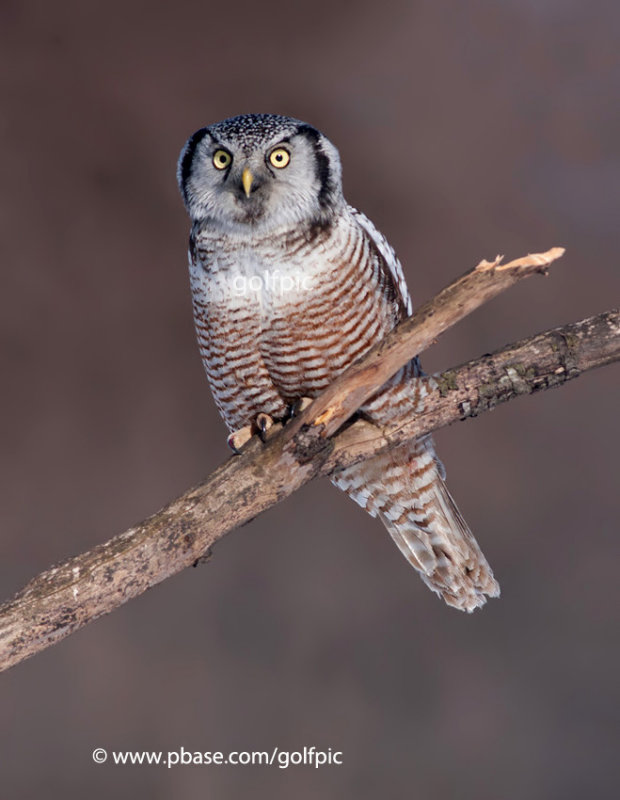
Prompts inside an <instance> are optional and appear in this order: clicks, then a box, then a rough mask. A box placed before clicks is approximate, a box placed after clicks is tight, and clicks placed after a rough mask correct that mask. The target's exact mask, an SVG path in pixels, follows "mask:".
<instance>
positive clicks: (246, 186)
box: [241, 167, 254, 197]
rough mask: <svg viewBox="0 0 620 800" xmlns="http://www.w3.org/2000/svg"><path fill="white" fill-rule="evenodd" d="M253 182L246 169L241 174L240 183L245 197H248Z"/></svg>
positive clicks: (250, 174) (252, 177)
mask: <svg viewBox="0 0 620 800" xmlns="http://www.w3.org/2000/svg"><path fill="white" fill-rule="evenodd" d="M253 180H254V176H253V175H252V173H251V172H250V170H249V169H248V168H247V167H246V168H245V169H244V170H243V172H242V173H241V183H242V184H243V191H244V192H245V196H246V197H249V196H250V189H251V188H252V181H253Z"/></svg>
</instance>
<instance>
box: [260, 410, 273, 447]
mask: <svg viewBox="0 0 620 800" xmlns="http://www.w3.org/2000/svg"><path fill="white" fill-rule="evenodd" d="M272 427H273V418H272V417H270V416H269V414H264V413H263V412H262V411H261V413H260V414H257V415H256V428H257V430H258V435H259V436H260V438H261V439H262V440H263V441H265V439H266V437H267V433H268V431H269V429H270V428H272Z"/></svg>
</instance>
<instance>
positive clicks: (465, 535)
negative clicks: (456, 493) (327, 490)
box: [332, 436, 499, 611]
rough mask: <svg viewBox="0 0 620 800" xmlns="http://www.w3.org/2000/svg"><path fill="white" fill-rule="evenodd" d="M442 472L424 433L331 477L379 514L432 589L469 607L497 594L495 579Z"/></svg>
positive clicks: (456, 604)
mask: <svg viewBox="0 0 620 800" xmlns="http://www.w3.org/2000/svg"><path fill="white" fill-rule="evenodd" d="M444 477H445V473H444V470H443V466H442V464H441V462H440V461H439V460H438V459H437V456H436V455H435V450H434V447H433V443H432V440H431V438H430V437H428V436H427V437H424V438H423V439H418V440H416V441H413V442H406V443H405V444H404V445H400V446H399V447H397V448H395V449H394V450H390V451H388V452H387V453H383V454H381V455H378V456H375V457H374V458H371V459H368V460H367V461H363V462H360V463H359V464H354V465H353V466H352V467H347V468H346V469H344V470H341V471H340V472H338V473H335V474H334V475H333V476H332V482H333V483H334V484H335V485H336V486H337V487H338V488H339V489H342V490H343V491H345V492H346V493H347V494H348V495H349V496H350V497H351V498H352V499H353V500H355V502H356V503H358V504H359V505H360V506H362V508H365V509H366V511H368V513H369V514H371V515H372V516H373V517H375V516H378V517H379V518H380V519H381V521H382V522H383V524H384V525H385V527H386V528H387V529H388V531H389V532H390V535H391V536H392V538H393V539H394V541H395V542H396V544H397V545H398V547H399V548H400V551H401V553H402V554H403V555H404V556H405V558H406V559H407V561H409V563H410V564H411V565H412V566H413V567H414V568H415V569H416V570H417V571H418V572H419V573H420V575H421V576H422V580H423V581H424V582H425V583H426V585H427V586H428V587H429V588H430V589H432V590H433V591H434V592H436V593H437V594H438V595H440V597H443V599H444V600H445V601H446V603H447V604H448V605H449V606H453V607H454V608H458V609H460V610H462V611H473V610H474V609H475V608H478V607H479V606H483V605H484V604H485V603H486V599H487V598H486V596H488V597H498V596H499V585H498V583H497V581H496V580H495V578H494V577H493V573H492V572H491V568H490V567H489V565H488V563H487V560H486V558H485V557H484V555H483V554H482V551H481V550H480V548H479V547H478V543H477V542H476V540H475V539H474V537H473V534H472V533H471V531H470V530H469V528H468V526H467V523H466V522H465V520H464V519H463V517H462V516H461V514H460V512H459V510H458V508H457V507H456V504H455V502H454V500H453V499H452V497H451V496H450V493H449V492H448V489H447V487H446V484H445V482H444ZM485 595H486V596H485Z"/></svg>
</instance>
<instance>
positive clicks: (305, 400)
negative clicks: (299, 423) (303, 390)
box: [291, 397, 313, 417]
mask: <svg viewBox="0 0 620 800" xmlns="http://www.w3.org/2000/svg"><path fill="white" fill-rule="evenodd" d="M312 401H313V398H312V397H300V398H299V400H296V401H295V402H294V403H293V405H292V407H291V417H298V416H299V415H300V414H301V413H302V411H305V410H306V409H307V408H308V406H309V405H310V403H312Z"/></svg>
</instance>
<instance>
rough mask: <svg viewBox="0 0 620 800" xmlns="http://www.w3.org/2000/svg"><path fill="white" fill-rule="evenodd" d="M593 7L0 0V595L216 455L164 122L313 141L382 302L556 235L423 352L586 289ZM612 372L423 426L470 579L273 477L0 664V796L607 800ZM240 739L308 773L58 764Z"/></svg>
mask: <svg viewBox="0 0 620 800" xmlns="http://www.w3.org/2000/svg"><path fill="white" fill-rule="evenodd" d="M619 22H620V6H618V4H617V3H615V4H614V3H611V2H609V3H604V2H594V3H585V2H571V1H570V0H562V2H558V0H554V1H553V2H552V1H551V0H547V2H534V0H531V2H529V1H527V0H513V1H512V2H508V1H507V2H502V3H497V2H494V1H493V0H476V1H475V2H468V3H462V2H458V1H457V0H454V1H453V2H449V0H435V2H409V3H405V2H397V0H391V1H389V2H384V3H382V4H381V6H380V7H379V4H376V3H370V2H360V0H357V2H341V3H339V4H336V3H330V2H325V1H324V0H315V2H312V3H307V4H304V5H302V4H297V5H295V4H285V3H282V2H273V1H272V0H269V1H268V2H263V3H250V2H247V1H246V0H243V1H242V2H236V3H231V4H228V5H227V4H224V3H217V4H216V3H209V2H204V3H190V2H187V0H179V1H178V2H175V3H169V4H153V3H149V2H140V1H139V0H125V2H122V3H121V2H111V1H110V0H109V1H108V2H106V3H98V2H84V0H79V2H78V0H66V1H65V2H62V3H47V2H24V1H23V0H22V2H11V1H10V0H4V1H3V2H2V4H1V5H0V23H1V24H0V37H1V38H0V59H1V62H0V81H1V84H2V113H1V118H0V137H1V149H0V154H1V155H0V169H1V176H2V177H1V182H0V226H1V234H0V249H1V262H0V263H1V276H2V287H1V295H0V303H1V318H0V324H1V332H2V351H1V358H2V364H1V373H0V374H1V375H2V414H1V422H0V426H1V430H0V437H1V441H2V445H1V463H0V525H1V531H2V558H1V564H0V585H1V589H2V595H3V596H5V597H8V596H9V595H10V594H12V593H13V592H14V591H15V590H17V589H18V588H20V586H21V585H22V584H23V583H24V582H25V581H26V580H27V579H28V578H30V577H31V576H32V575H33V574H35V573H36V572H38V571H40V570H41V569H43V568H45V567H47V566H48V565H49V564H50V563H52V562H54V561H57V560H59V559H61V558H64V557H66V556H69V555H72V554H74V553H76V552H80V551H82V550H84V549H86V548H89V547H91V546H93V545H95V544H96V543H98V542H100V541H102V540H104V539H105V538H108V537H109V536H111V535H113V534H114V533H117V532H120V531H121V530H123V529H124V528H126V527H128V526H129V525H130V524H131V523H133V522H135V521H137V520H139V519H141V518H143V517H144V516H146V515H148V514H149V513H152V512H153V511H155V510H156V509H157V508H159V507H160V506H161V505H163V504H164V503H165V502H166V501H167V500H169V499H171V498H172V497H174V496H175V495H177V494H178V493H180V492H181V491H182V490H184V489H185V488H187V487H188V486H190V485H191V484H193V483H195V482H197V481H198V480H199V479H200V478H202V477H203V476H205V475H206V474H207V473H208V472H209V471H210V470H212V469H213V468H214V467H215V466H216V465H217V464H218V463H220V462H221V461H222V460H223V459H224V458H226V457H227V449H226V446H225V430H224V427H223V424H222V423H221V422H220V420H219V418H218V416H217V413H216V411H215V409H214V406H213V403H212V400H211V398H210V395H209V390H208V387H207V383H206V380H205V378H204V376H203V372H202V367H201V364H200V361H199V358H198V354H197V349H196V346H195V343H194V334H193V329H192V320H191V311H190V303H189V290H188V278H187V269H186V256H185V252H186V240H187V239H186V237H187V232H188V222H187V219H186V217H185V213H184V210H183V208H182V204H181V201H180V199H179V197H178V194H177V189H176V185H175V177H174V173H175V161H176V157H177V154H178V151H179V150H180V148H181V146H182V144H183V142H184V140H185V139H186V137H187V136H188V135H189V134H190V133H191V132H192V131H193V130H195V129H196V128H198V127H200V126H202V125H204V124H208V123H210V122H214V121H217V120H219V119H222V118H224V117H227V116H230V115H233V114H237V113H242V112H248V111H270V112H279V113H283V114H291V115H294V116H297V117H300V118H302V119H306V120H308V121H310V122H312V123H313V124H315V125H316V126H317V127H320V128H321V129H322V130H324V131H325V132H326V133H327V134H328V135H329V136H330V138H331V139H332V140H333V141H334V142H335V143H336V144H337V146H338V147H339V148H340V151H341V154H342V157H343V162H344V181H345V191H346V194H347V197H348V199H349V200H350V202H352V203H353V204H355V205H357V206H358V207H360V208H361V209H363V210H364V211H365V212H366V213H367V214H368V215H369V216H370V217H371V218H372V219H373V220H374V221H375V223H376V224H377V225H378V226H379V228H380V229H382V230H383V231H384V232H385V233H386V235H387V236H388V238H389V239H390V241H391V242H392V243H393V244H394V245H395V247H396V249H397V251H398V253H399V254H400V257H401V259H402V261H403V263H404V267H405V272H406V274H407V277H408V281H409V285H410V287H411V290H412V294H413V296H414V301H415V302H421V301H423V300H425V299H427V298H428V297H430V296H431V294H432V293H434V292H435V291H437V290H438V289H440V288H441V287H442V286H444V285H445V284H446V283H447V282H448V281H449V280H451V279H452V278H454V277H455V276H456V275H458V274H460V273H461V272H463V271H464V270H465V269H467V268H469V267H470V266H472V265H473V264H475V263H476V262H477V261H478V260H479V259H480V258H483V257H493V256H495V254H496V253H498V252H500V253H506V255H507V256H508V257H516V256H518V255H522V254H524V253H527V252H528V251H533V252H535V251H537V250H541V249H546V248H548V247H550V246H552V245H564V246H565V247H567V255H566V257H565V259H563V261H562V263H561V264H560V265H559V266H558V267H557V268H556V269H554V271H553V273H552V276H551V277H550V278H548V279H546V280H542V279H541V280H531V281H527V282H525V284H522V285H519V286H518V287H517V288H516V289H514V290H512V291H511V292H510V293H508V294H507V295H505V296H503V297H501V298H500V299H498V300H496V301H495V302H494V303H493V304H491V305H489V306H487V307H484V308H483V309H482V310H481V311H479V312H478V313H476V314H475V315H474V316H473V317H471V318H470V319H468V320H466V321H465V322H464V323H462V324H461V325H460V326H459V327H458V329H455V330H454V331H453V332H451V333H450V334H449V335H447V336H446V337H445V338H444V339H443V340H442V341H441V342H440V344H439V345H438V346H437V347H435V348H434V349H433V350H432V351H429V352H428V353H427V354H426V355H425V357H424V364H425V366H426V368H427V370H431V371H432V370H437V369H440V368H443V367H448V366H450V365H453V364H456V363H459V362H461V361H463V360H465V359H467V358H469V357H473V356H477V355H479V354H481V353H483V352H487V351H489V350H491V349H493V348H496V347H498V346H501V345H503V344H504V343H506V342H509V341H511V340H514V339H516V338H519V337H522V336H526V335H529V334H532V333H534V332H536V331H538V330H542V329H544V328H547V327H551V326H553V325H558V324H562V323H564V322H568V321H571V320H576V319H580V318H582V317H584V316H587V315H589V314H593V313H597V312H600V311H603V310H605V309H606V308H609V307H611V306H613V305H614V304H617V303H618V297H619V296H620V293H619V289H620V280H619V271H618V250H619V243H618V202H619V200H620V158H619V154H618V141H619V140H620V115H619V113H618V90H619V88H620V64H619V60H618V56H617V51H618V41H617V30H618V27H617V26H618V23H619ZM618 388H619V387H618V371H617V369H614V368H607V369H606V370H602V371H600V372H598V373H593V374H590V375H588V376H586V377H584V378H582V379H581V380H579V381H577V382H575V383H573V384H570V385H569V386H566V387H565V388H563V389H561V390H558V391H555V392H549V393H546V394H544V395H540V396H537V397H534V398H525V399H523V400H520V401H518V402H515V403H512V404H510V405H509V406H505V407H503V408H501V409H498V410H497V411H496V412H494V413H493V414H486V415H484V416H483V417H481V418H480V419H478V420H474V421H470V422H468V423H466V424H464V425H458V426H456V427H453V428H452V429H450V430H447V431H443V432H442V433H441V434H440V435H439V436H438V437H437V439H438V442H439V450H440V452H441V454H442V456H443V458H444V460H445V462H446V465H447V468H448V472H449V478H450V486H451V488H452V490H453V493H454V494H455V496H456V498H457V499H458V501H459V505H460V506H461V508H462V510H463V512H464V514H465V516H466V517H467V519H468V520H469V522H470V524H471V526H472V528H473V529H474V531H476V533H477V536H478V538H479V540H480V542H481V544H482V546H483V549H484V550H485V552H486V554H487V556H488V558H489V561H490V562H491V563H492V565H493V567H494V569H495V572H496V575H497V577H498V578H499V580H500V582H501V585H502V590H503V596H502V598H501V600H500V601H494V602H492V603H491V604H490V605H489V606H487V607H486V608H485V610H484V611H483V612H481V613H480V612H479V613H476V614H475V615H473V616H471V617H467V616H464V615H460V614H458V613H456V612H455V611H452V610H450V609H448V608H446V607H444V606H443V605H442V604H441V603H440V602H439V601H438V600H437V599H436V598H435V597H434V596H433V595H431V593H430V592H428V590H427V589H426V588H425V587H424V586H423V585H422V583H421V581H420V580H419V579H418V578H417V577H416V575H415V574H414V573H413V572H412V571H411V569H410V568H409V567H408V566H407V564H406V562H405V561H404V559H403V558H402V557H401V556H400V555H399V553H398V552H397V550H396V548H395V547H394V546H393V544H392V542H391V541H390V540H389V537H388V536H387V534H386V533H385V531H384V530H383V529H382V528H381V526H380V525H379V524H378V523H377V522H376V521H374V520H372V519H370V518H369V517H367V516H366V515H364V513H363V512H361V511H360V510H359V509H358V508H357V507H356V506H354V504H353V503H351V502H350V501H349V500H347V499H346V498H345V497H344V496H340V495H339V494H338V493H337V492H336V491H335V490H333V489H332V488H331V487H330V486H329V484H328V483H327V482H321V483H317V484H314V485H311V486H308V487H306V488H305V489H304V490H302V491H300V492H298V493H297V494H296V495H295V496H294V497H292V498H290V499H289V500H287V501H286V502H285V503H283V504H282V505H281V506H279V507H277V508H274V509H272V510H271V511H270V512H269V513H267V514H265V515H264V516H263V517H261V518H260V519H258V520H256V521H255V522H253V523H252V524H251V525H249V526H247V527H245V528H243V529H242V530H239V531H237V532H235V533H233V534H232V535H230V536H229V537H228V538H227V539H226V540H225V541H224V542H223V543H222V544H220V545H219V546H218V547H217V548H216V551H215V556H214V558H213V560H212V561H211V563H210V564H209V565H208V566H205V567H202V568H200V569H195V570H188V571H186V572H185V573H183V574H181V575H179V576H177V577H176V578H174V579H172V580H169V581H167V582H166V583H165V584H164V585H162V586H159V587H157V588H156V589H154V590H153V591H151V592H149V593H148V594H147V595H146V596H143V597H141V598H140V599H138V600H137V601H134V602H132V603H130V604H129V605H128V606H126V607H124V608H122V609H121V610H119V611H117V612H115V613H114V614H112V615H111V616H109V617H107V618H105V619H103V620H100V621H98V622H96V623H95V624H93V625H92V626H90V627H88V628H87V629H85V630H84V631H82V632H80V633H78V634H77V635H75V636H72V637H71V638H70V639H69V640H66V641H64V642H63V643H62V644H60V645H58V646H57V647H54V648H52V649H50V650H48V651H47V652H45V653H43V654H41V655H39V656H37V657H36V658H34V659H32V660H31V661H29V662H26V663H24V664H22V665H20V666H18V667H17V668H15V669H14V670H12V671H11V672H9V673H7V674H6V675H4V676H3V677H2V678H1V679H0V680H1V683H0V702H1V709H2V711H1V713H2V722H1V724H2V734H1V735H2V737H3V741H2V746H1V751H0V763H1V766H0V771H1V776H0V781H1V785H2V795H3V797H11V798H14V797H15V798H17V797H19V798H22V797H23V798H35V797H42V796H45V797H70V798H73V797H75V798H78V797H79V798H83V797H89V798H93V800H97V798H108V797H110V796H113V795H114V796H118V797H149V798H154V799H155V800H158V799H159V798H179V797H234V798H237V797H239V798H241V797H250V796H251V797H260V798H291V797H294V798H298V799H299V800H304V799H305V798H317V797H324V798H332V797H333V798H336V797H337V798H340V797H357V798H376V797H395V798H400V797H405V796H407V797H416V798H418V797H419V798H430V797H433V798H452V797H459V798H481V797H501V798H509V799H511V798H525V797H527V798H533V800H537V799H538V798H562V800H571V798H575V799H577V798H579V799H580V798H583V797H593V798H604V797H615V796H617V794H616V792H617V785H618V779H620V769H619V766H618V727H617V724H618V715H617V712H618V674H619V656H620V652H619V646H618V623H619V622H620V619H619V616H620V614H619V609H620V603H619V602H618V600H619V598H618V557H619V556H620V552H619V547H618V516H619V511H620V509H619V506H618V480H617V479H618V469H617V452H618V428H619V426H618V396H619V392H618ZM276 745H278V746H279V747H280V748H282V749H298V748H301V747H303V746H304V745H306V746H310V745H315V746H317V747H319V748H328V747H331V748H333V749H339V750H342V751H343V752H344V765H343V766H342V767H338V768H336V767H332V768H323V769H320V770H313V769H311V768H294V769H293V768H292V769H289V770H280V769H276V768H267V767H262V768H258V767H256V768H251V767H245V768H241V767H237V768H232V767H210V768H209V767H202V768H201V767H184V768H181V767H178V768H176V769H171V770H166V769H164V768H163V767H159V768H158V767H143V768H137V767H134V768H120V767H114V766H112V765H109V764H108V765H106V766H97V765H95V764H93V762H92V760H91V751H92V749H93V748H94V747H105V748H107V749H108V750H110V751H111V750H113V749H116V750H122V749H133V750H145V749H149V750H150V749H152V750H160V749H161V750H166V751H167V750H177V749H179V748H180V747H181V746H183V747H185V748H186V749H189V750H200V751H204V750H223V751H227V750H231V749H242V750H251V749H263V748H265V749H269V750H271V749H272V748H273V747H274V746H276ZM614 787H615V788H614Z"/></svg>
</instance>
